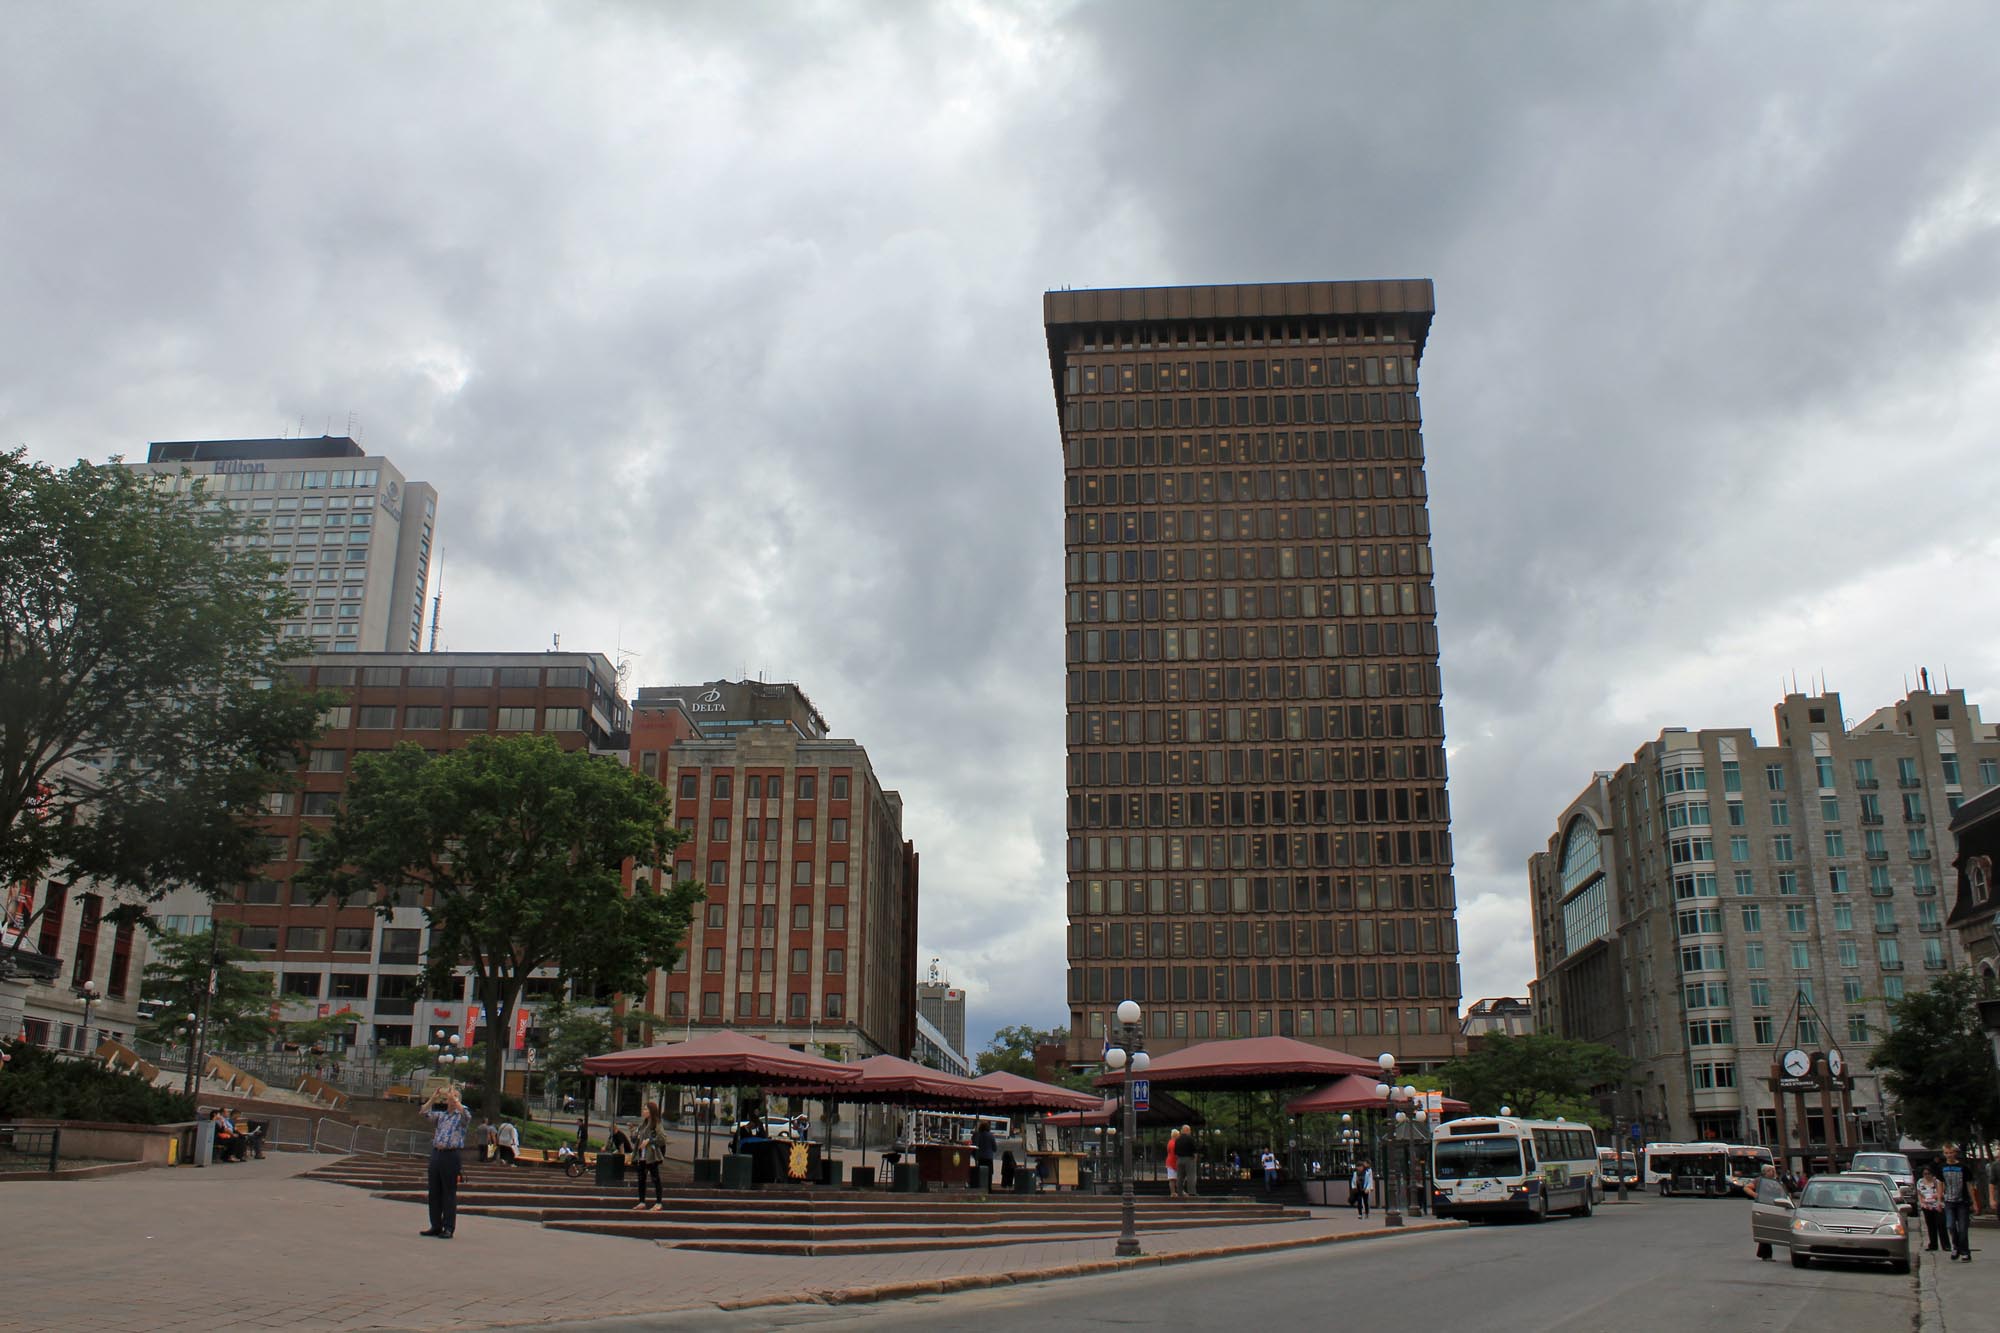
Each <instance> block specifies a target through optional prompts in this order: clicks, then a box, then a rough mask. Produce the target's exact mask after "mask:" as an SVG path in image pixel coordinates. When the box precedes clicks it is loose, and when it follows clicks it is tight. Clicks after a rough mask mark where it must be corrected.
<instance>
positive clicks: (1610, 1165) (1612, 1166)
mask: <svg viewBox="0 0 2000 1333" xmlns="http://www.w3.org/2000/svg"><path fill="white" fill-rule="evenodd" d="M1597 1183H1598V1184H1599V1185H1600V1186H1601V1187H1602V1188H1603V1189H1604V1191H1605V1193H1607V1194H1608V1193H1610V1192H1611V1191H1612V1190H1615V1189H1617V1188H1618V1186H1619V1185H1620V1184H1623V1185H1624V1186H1626V1187H1627V1188H1628V1189H1637V1188H1639V1159H1638V1158H1637V1157H1635V1156H1633V1155H1632V1154H1631V1153H1629V1152H1615V1151H1613V1150H1612V1149H1610V1148H1599V1149H1598V1150H1597Z"/></svg>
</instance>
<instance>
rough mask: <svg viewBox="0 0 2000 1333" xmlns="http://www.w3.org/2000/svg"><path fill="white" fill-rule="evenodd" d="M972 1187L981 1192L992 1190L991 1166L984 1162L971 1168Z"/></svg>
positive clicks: (986, 1192)
mask: <svg viewBox="0 0 2000 1333" xmlns="http://www.w3.org/2000/svg"><path fill="white" fill-rule="evenodd" d="M972 1188H973V1189H974V1190H976V1191H978V1192H979V1193H981V1194H991V1193H992V1192H993V1167H992V1166H991V1165H990V1164H988V1163H985V1162H981V1163H980V1164H979V1165H977V1166H975V1167H973V1168H972Z"/></svg>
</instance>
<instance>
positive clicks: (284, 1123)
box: [258, 1115, 313, 1151]
mask: <svg viewBox="0 0 2000 1333" xmlns="http://www.w3.org/2000/svg"><path fill="white" fill-rule="evenodd" d="M258 1123H259V1124H261V1125H263V1126H264V1144H265V1146H266V1147H270V1148H301V1149H305V1150H307V1151H311V1149H312V1147H313V1122H312V1121H310V1120H308V1119H306V1118H305V1117H304V1116H296V1115H268V1116H262V1117H259V1119H258Z"/></svg>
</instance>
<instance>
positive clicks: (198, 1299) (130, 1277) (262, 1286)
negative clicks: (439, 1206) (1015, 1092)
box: [0, 1154, 1455, 1333]
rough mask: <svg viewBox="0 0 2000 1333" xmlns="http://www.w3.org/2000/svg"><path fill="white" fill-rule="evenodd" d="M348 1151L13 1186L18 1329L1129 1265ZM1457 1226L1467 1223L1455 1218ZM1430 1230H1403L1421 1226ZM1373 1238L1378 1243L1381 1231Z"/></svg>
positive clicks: (1288, 1235) (1260, 1234)
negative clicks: (615, 1211)
mask: <svg viewBox="0 0 2000 1333" xmlns="http://www.w3.org/2000/svg"><path fill="white" fill-rule="evenodd" d="M331 1160H333V1159H330V1158H325V1157H316V1156H310V1155H302V1154H301V1155H293V1154H272V1155H271V1156H270V1157H269V1158H267V1159H265V1160H263V1161H252V1162H246V1163H240V1164H232V1165H228V1166H217V1167H211V1168H208V1169H206V1170H195V1169H180V1170H172V1171H167V1170H160V1171H148V1172H142V1173H138V1174H135V1175H127V1176H120V1177H116V1178H112V1179H106V1180H99V1181H81V1182H47V1183H43V1182H27V1183H16V1184H9V1185H6V1186H4V1187H0V1247H4V1251H5V1253H6V1255H7V1261H6V1263H7V1282H6V1285H5V1291H4V1296H0V1329H7V1330H17V1329H18V1330H31V1329H50V1330H63V1331H64V1333H100V1331H102V1333H110V1331H111V1330H118V1331H119V1333H125V1331H128V1330H129V1331H130V1333H140V1331H141V1330H156V1329H157V1330H208V1329H256V1328H286V1329H292V1328H311V1329H462V1328H486V1327H494V1326H506V1325H533V1324H538V1323H546V1322H553V1321H571V1320H586V1319H606V1318H613V1317H617V1316H629V1315H639V1314H652V1313H660V1312H668V1311H681V1312H689V1313H691V1314H692V1313H695V1312H699V1311H702V1310H708V1311H710V1312H716V1311H717V1310H718V1309H726V1308H739V1307H742V1306H745V1305H756V1304H764V1303H770V1302H781V1301H797V1300H819V1301H829V1300H840V1299H843V1298H846V1299H877V1298H880V1297H882V1296H885V1295H897V1294H906V1293H910V1294H914V1293H920V1292H923V1291H926V1290H929V1291H937V1290H939V1289H940V1284H946V1285H949V1286H954V1287H955V1286H958V1285H961V1284H962V1285H966V1286H973V1285H977V1284H980V1283H987V1282H994V1281H1001V1282H1004V1281H1006V1280H1008V1277H1009V1275H1028V1274H1036V1273H1042V1274H1048V1275H1056V1274H1062V1273H1074V1272H1076V1271H1077V1269H1078V1267H1079V1266H1083V1265H1091V1266H1095V1265H1103V1266H1105V1267H1107V1268H1110V1267H1114V1265H1113V1261H1112V1257H1111V1243H1110V1242H1109V1241H1108V1240H1096V1239H1093V1240H1087V1241H1068V1242H1057V1243H1040V1244H1023V1245H996V1246H993V1247H991V1248H987V1249H974V1250H951V1251H943V1252H935V1253H918V1254H880V1255H864V1256H842V1257H838V1258H791V1257H785V1258H774V1257H770V1256H755V1255H734V1254H701V1253H693V1252H688V1251H678V1250H674V1249H670V1248H667V1247H664V1246H660V1245H656V1244H651V1243H648V1242H643V1241H632V1240H624V1239H617V1238H610V1237H597V1236H583V1235H573V1234H565V1233H561V1232H555V1231H550V1230H546V1229H544V1228H542V1227H540V1226H538V1225H536V1224H534V1223H532V1222H526V1221H507V1220H498V1219H488V1218H482V1217H470V1216H467V1217H461V1219H460V1222H459V1229H458V1235H457V1236H456V1238H454V1239H452V1240H449V1241H444V1240H428V1239H424V1238H421V1237H419V1236H418V1235H417V1232H418V1231H420V1230H422V1229H423V1227H424V1225H425V1217H424V1213H423V1209H422V1208H421V1207H420V1206H417V1205H412V1204H407V1203H394V1202H390V1201H387V1200H382V1199H376V1198H373V1197H371V1196H370V1195H368V1194H366V1193H364V1192H362V1191H360V1190H356V1189H350V1188H346V1187H343V1186H339V1185H332V1184H328V1183H325V1182H322V1181H313V1180H304V1179H300V1178H299V1175H300V1173H301V1172H304V1171H307V1170H310V1169H312V1168H313V1167H315V1166H319V1165H324V1164H325V1163H327V1162H329V1161H331ZM1451 1225H1455V1224H1451ZM1381 1232H1382V1226H1381V1221H1380V1215H1379V1214H1378V1215H1377V1216H1376V1217H1374V1218H1371V1219H1370V1220H1368V1221H1367V1222H1365V1223H1363V1222H1360V1221H1359V1220H1358V1219H1356V1218H1355V1217H1354V1216H1353V1214H1351V1213H1349V1212H1347V1211H1346V1210H1344V1209H1340V1210H1333V1211H1328V1212H1323V1213H1321V1214H1320V1215H1318V1216H1316V1217H1315V1218H1314V1219H1313V1220H1312V1221H1309V1222H1289V1223H1281V1224H1277V1225H1272V1226H1248V1227H1242V1226H1239V1227H1228V1228H1216V1229H1214V1230H1190V1231H1179V1232H1166V1233H1161V1234H1159V1235H1157V1236H1146V1237H1145V1238H1144V1240H1145V1247H1146V1250H1147V1252H1148V1258H1147V1259H1146V1260H1142V1261H1141V1262H1150V1261H1152V1260H1153V1259H1154V1257H1157V1256H1166V1255H1178V1256H1184V1257H1185V1256H1191V1255H1197V1254H1204V1253H1232V1252H1242V1251H1244V1250H1245V1249H1250V1250H1255V1249H1256V1248H1258V1247H1264V1246H1272V1245H1300V1244H1311V1245H1317V1244H1330V1243H1335V1242H1338V1241H1341V1240H1343V1239H1365V1238H1366V1237H1372V1236H1379V1235H1380V1234H1381ZM1425 1234H1426V1233H1425V1232H1424V1231H1423V1230H1421V1229H1417V1230H1414V1231H1412V1232H1411V1233H1410V1235H1409V1238H1408V1239H1407V1240H1403V1241H1391V1242H1390V1243H1392V1244H1397V1245H1401V1244H1422V1243H1425V1242H1424V1236H1425ZM1371 1243H1372V1242H1371Z"/></svg>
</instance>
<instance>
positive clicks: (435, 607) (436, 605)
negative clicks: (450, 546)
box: [431, 546, 444, 652]
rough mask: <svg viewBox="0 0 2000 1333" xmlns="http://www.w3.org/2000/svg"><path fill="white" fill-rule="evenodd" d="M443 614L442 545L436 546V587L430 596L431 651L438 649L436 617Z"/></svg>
mask: <svg viewBox="0 0 2000 1333" xmlns="http://www.w3.org/2000/svg"><path fill="white" fill-rule="evenodd" d="M443 614H444V547H442V546H440V547H438V581H437V589H436V591H435V592H434V593H433V594H432V596H431V651H432V652H436V651H437V650H438V618H439V617H440V616H442V615H443Z"/></svg>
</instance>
